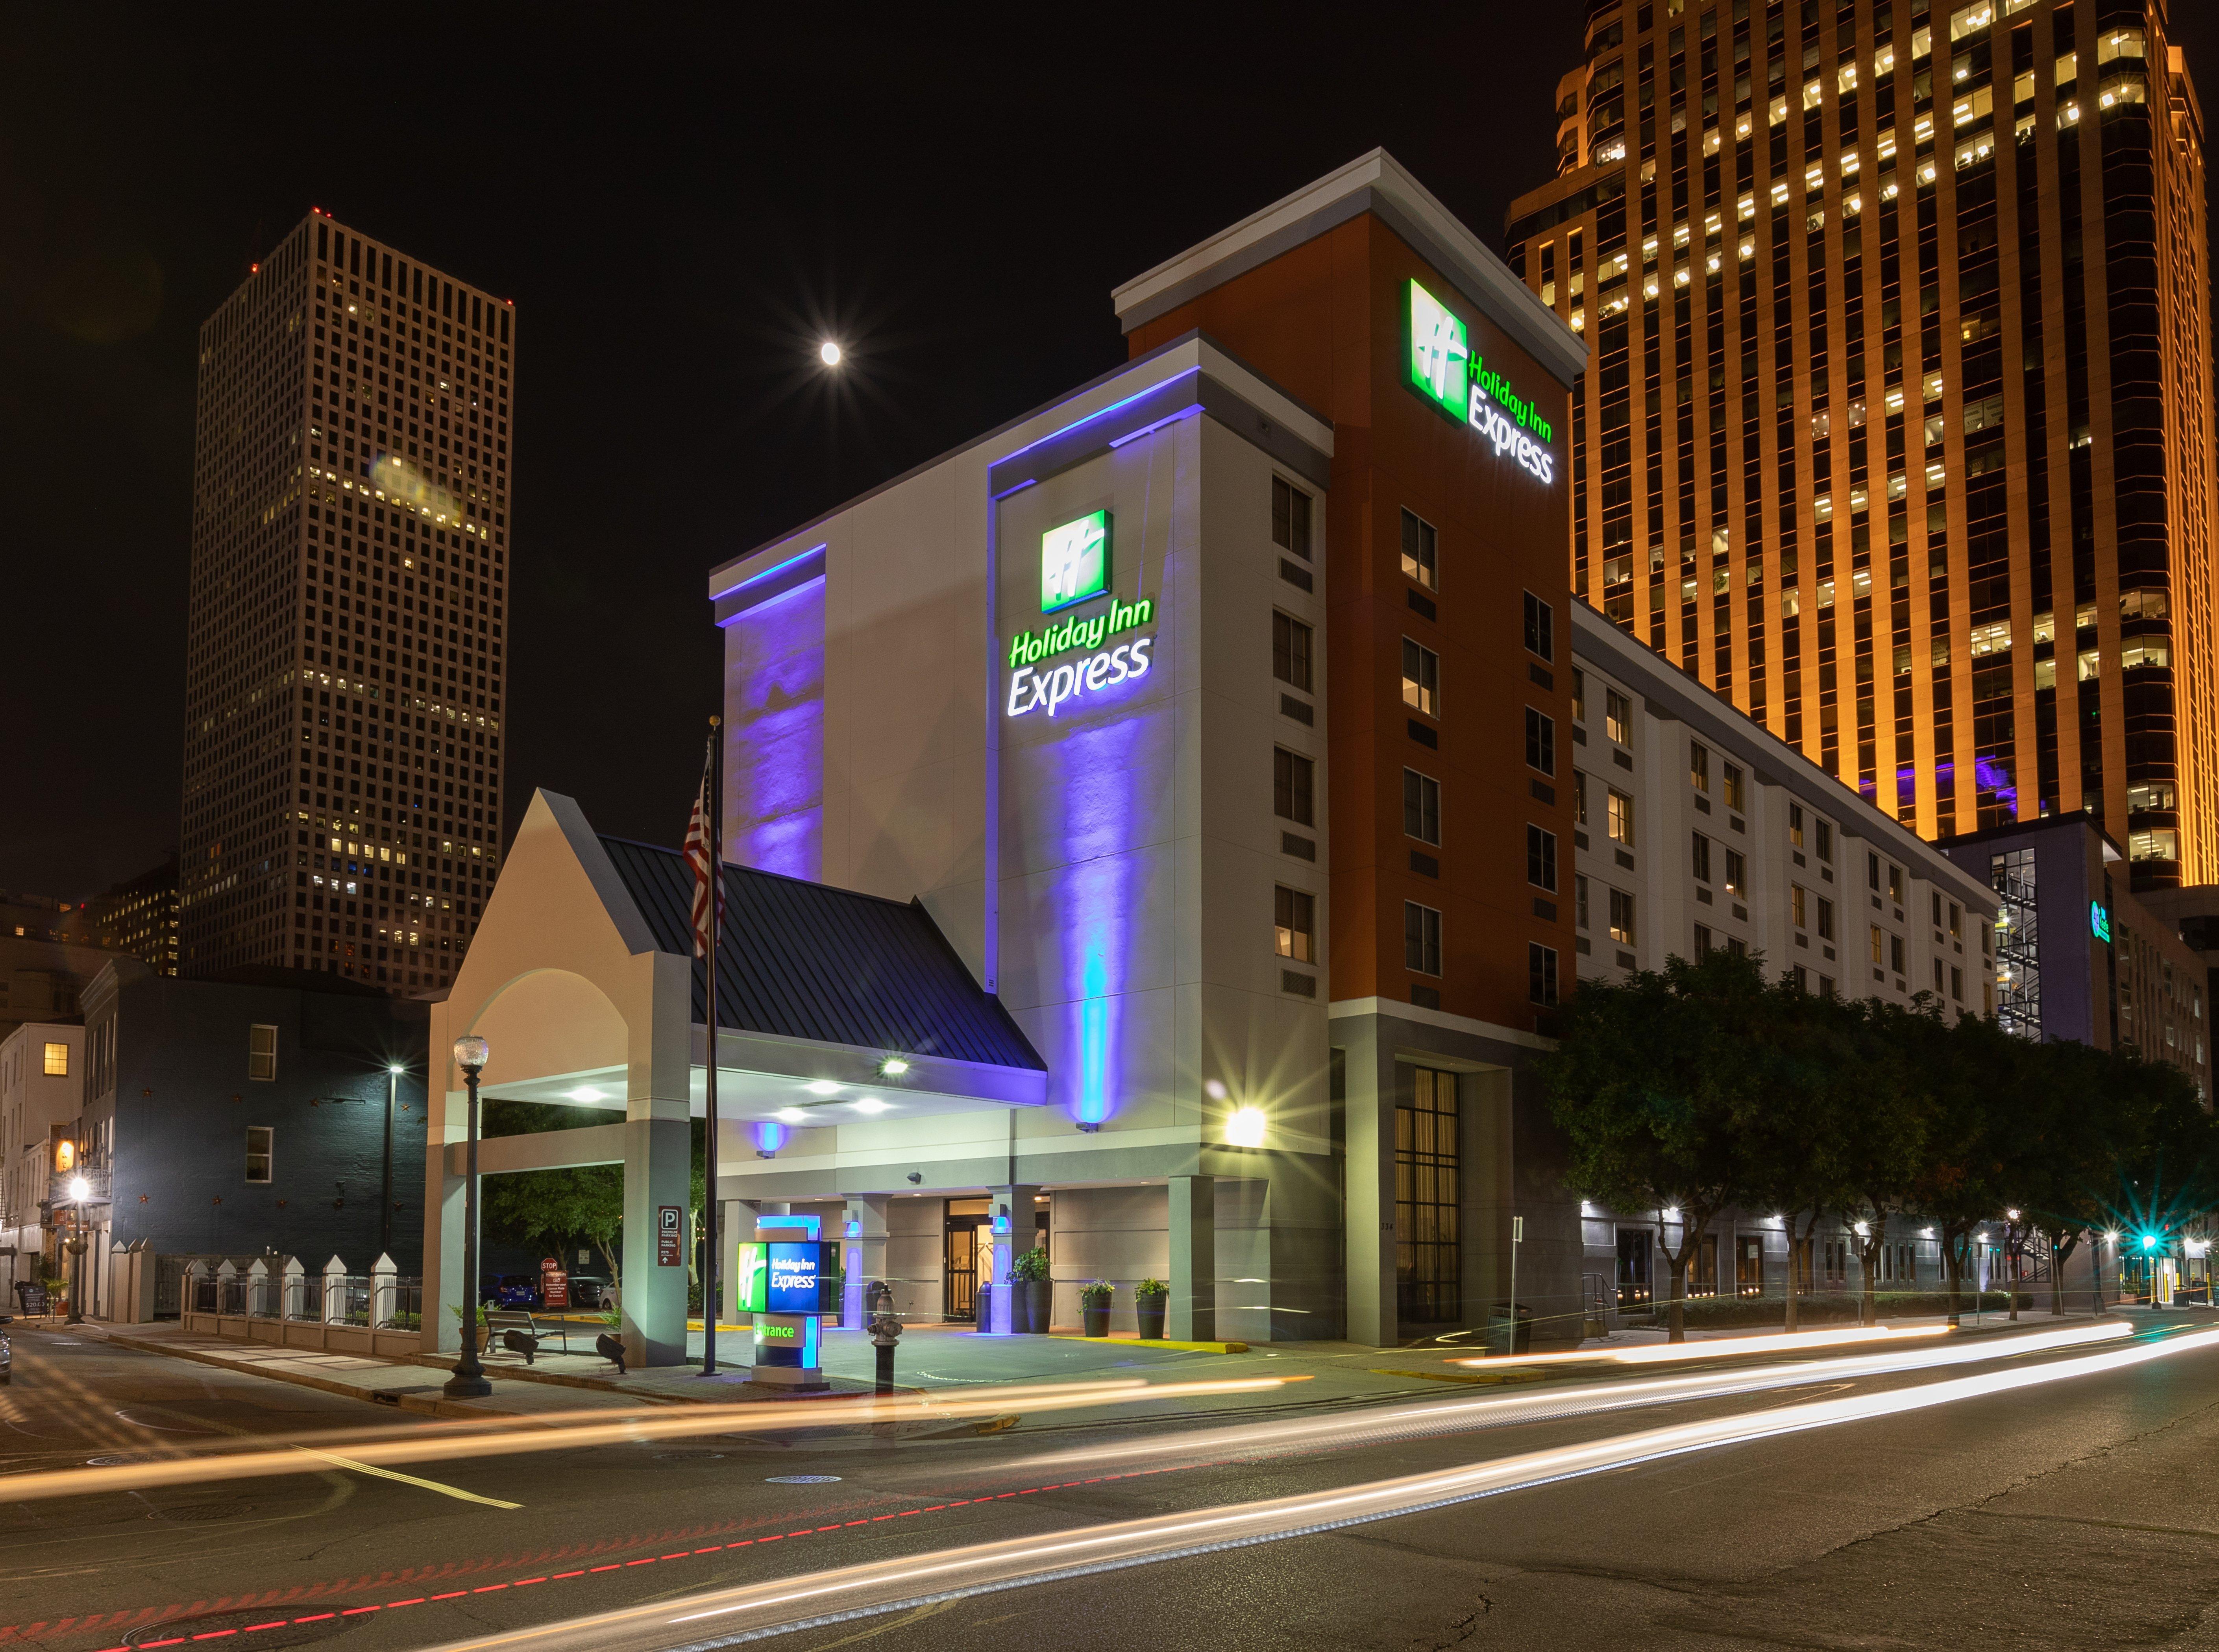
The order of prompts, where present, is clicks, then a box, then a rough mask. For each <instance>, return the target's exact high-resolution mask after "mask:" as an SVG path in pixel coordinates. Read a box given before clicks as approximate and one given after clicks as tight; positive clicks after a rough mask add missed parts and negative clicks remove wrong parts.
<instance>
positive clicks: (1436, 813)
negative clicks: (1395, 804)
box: [1402, 768, 1441, 844]
mask: <svg viewBox="0 0 2219 1652" xmlns="http://www.w3.org/2000/svg"><path fill="white" fill-rule="evenodd" d="M1402 832H1403V835H1405V836H1408V837H1414V838H1416V839H1417V840H1418V842H1420V843H1436V844H1437V843H1439V842H1440V841H1441V783H1440V782H1439V780H1437V779H1434V778H1433V776H1432V775H1430V774H1420V773H1418V771H1417V770H1416V769H1414V768H1406V769H1404V770H1403V771H1402Z"/></svg>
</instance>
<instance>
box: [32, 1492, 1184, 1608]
mask: <svg viewBox="0 0 2219 1652" xmlns="http://www.w3.org/2000/svg"><path fill="white" fill-rule="evenodd" d="M1178 1466H1180V1465H1172V1466H1169V1467H1164V1468H1155V1469H1134V1470H1131V1471H1130V1472H1129V1473H1127V1474H1122V1475H1095V1476H1092V1477H1091V1478H1089V1479H1086V1480H1073V1481H1059V1482H1056V1483H1054V1484H1051V1485H1046V1486H1028V1487H1024V1488H1022V1490H1018V1491H1009V1492H998V1493H994V1494H990V1495H986V1496H981V1497H961V1498H956V1499H954V1500H951V1501H948V1502H945V1503H930V1504H926V1505H924V1506H921V1507H917V1508H911V1509H898V1510H895V1511H893V1512H890V1513H886V1514H873V1515H868V1516H864V1517H861V1518H856V1519H853V1520H846V1521H841V1522H837V1523H835V1524H833V1525H821V1526H814V1527H811V1526H804V1527H802V1528H800V1529H799V1530H798V1531H786V1532H777V1531H773V1532H767V1533H764V1534H762V1535H761V1536H759V1537H738V1538H735V1539H733V1540H732V1541H730V1542H729V1543H712V1544H710V1545H709V1546H708V1547H706V1548H703V1549H694V1550H678V1551H677V1552H676V1553H674V1554H669V1555H661V1556H646V1557H644V1558H642V1559H639V1560H633V1561H621V1562H616V1561H612V1562H608V1563H607V1564H606V1565H601V1566H594V1567H585V1568H578V1569H575V1570H573V1571H568V1572H555V1573H551V1574H546V1575H544V1576H540V1577H528V1578H519V1579H518V1580H516V1581H513V1582H510V1583H488V1584H483V1585H481V1586H479V1587H475V1588H472V1589H453V1590H450V1591H448V1592H447V1593H444V1594H434V1595H412V1596H410V1597H408V1598H407V1599H401V1600H388V1601H384V1602H382V1603H380V1604H377V1605H366V1606H353V1607H349V1608H346V1609H345V1610H344V1611H339V1612H313V1613H310V1614H308V1616H305V1617H301V1618H272V1619H270V1621H269V1622H267V1623H262V1624H247V1625H246V1628H245V1629H244V1630H229V1629H227V1630H212V1631H209V1632H208V1633H205V1634H200V1635H194V1636H182V1635H181V1636H175V1637H172V1638H171V1639H168V1640H161V1641H142V1642H140V1643H139V1645H138V1646H137V1647H127V1646H117V1647H110V1648H106V1649H103V1652H151V1649H153V1648H157V1647H165V1646H183V1645H188V1644H190V1643H192V1642H196V1641H207V1640H220V1639H222V1638H224V1637H226V1636H232V1635H237V1634H241V1633H245V1634H252V1633H253V1632H254V1631H255V1630H268V1629H283V1628H285V1627H287V1626H288V1625H289V1624H318V1623H325V1622H328V1621H330V1620H332V1619H333V1618H354V1617H360V1616H363V1615H365V1614H367V1613H370V1612H382V1611H385V1610H386V1609H388V1607H393V1608H397V1607H401V1606H421V1605H429V1604H430V1603H431V1602H432V1601H437V1600H459V1599H465V1598H467V1597H468V1596H469V1595H472V1594H490V1593H495V1592H497V1591H499V1590H501V1589H509V1588H519V1589H520V1588H525V1587H529V1586H531V1585H532V1584H535V1583H552V1582H560V1581H564V1580H567V1579H569V1578H575V1577H589V1576H592V1575H594V1574H596V1573H600V1572H617V1571H622V1570H625V1568H628V1567H632V1566H652V1565H655V1564H656V1563H657V1562H659V1561H666V1560H688V1559H692V1558H693V1557H694V1556H700V1555H714V1554H718V1553H721V1552H723V1551H724V1550H732V1549H748V1548H752V1547H753V1546H754V1545H755V1544H757V1543H782V1542H784V1541H785V1540H786V1538H788V1537H817V1536H820V1535H822V1534H824V1533H825V1532H833V1531H847V1530H848V1529H849V1528H851V1527H855V1526H860V1525H876V1524H877V1523H878V1522H880V1521H881V1520H901V1519H906V1518H909V1517H911V1515H917V1514H939V1513H944V1512H947V1511H948V1510H950V1509H959V1508H969V1507H972V1506H974V1505H980V1504H985V1503H991V1502H1000V1501H1003V1500H1007V1499H1010V1498H1015V1497H1029V1496H1032V1495H1034V1494H1035V1493H1039V1492H1044V1491H1060V1490H1063V1489H1066V1487H1073V1486H1097V1485H1102V1484H1103V1483H1105V1482H1107V1481H1116V1480H1129V1479H1134V1478H1136V1477H1138V1476H1140V1475H1159V1474H1170V1473H1174V1472H1176V1471H1177V1468H1178ZM1197 1466H1201V1465H1197ZM1208 1466H1215V1465H1208ZM205 1604H206V1603H204V1602H196V1603H195V1605H193V1606H191V1607H190V1608H182V1609H181V1608H171V1610H173V1611H175V1610H187V1611H196V1612H197V1611H201V1610H202V1609H203V1608H204V1606H205ZM75 1621H77V1620H75V1619H73V1618H72V1619H68V1620H65V1622H75ZM52 1626H53V1625H50V1624H47V1623H43V1622H42V1623H38V1624H29V1625H13V1624H11V1625H8V1626H5V1627H0V1639H6V1638H9V1637H11V1636H16V1635H18V1633H19V1631H20V1633H21V1634H22V1635H23V1636H35V1635H37V1634H39V1633H40V1631H41V1630H46V1629H47V1628H49V1627H52Z"/></svg>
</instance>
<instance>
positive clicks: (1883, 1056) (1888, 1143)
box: [1831, 999, 1929, 1326]
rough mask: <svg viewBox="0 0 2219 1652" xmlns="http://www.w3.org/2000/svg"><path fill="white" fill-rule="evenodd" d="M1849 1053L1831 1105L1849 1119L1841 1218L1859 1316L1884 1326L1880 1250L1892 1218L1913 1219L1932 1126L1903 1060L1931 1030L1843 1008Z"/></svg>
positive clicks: (1874, 1010)
mask: <svg viewBox="0 0 2219 1652" xmlns="http://www.w3.org/2000/svg"><path fill="white" fill-rule="evenodd" d="M1844 1013H1845V1015H1847V1016H1848V1018H1849V1031H1848V1035H1847V1037H1846V1039H1845V1040H1844V1042H1845V1043H1846V1044H1847V1045H1848V1046H1849V1047H1848V1053H1847V1054H1846V1056H1845V1058H1844V1059H1843V1060H1842V1062H1841V1063H1840V1065H1838V1066H1837V1068H1836V1069H1835V1078H1836V1080H1837V1090H1836V1094H1835V1096H1833V1097H1831V1104H1832V1105H1833V1106H1835V1107H1837V1108H1838V1109H1840V1111H1841V1112H1842V1114H1843V1117H1844V1120H1845V1127H1844V1129H1843V1137H1844V1139H1845V1140H1844V1143H1843V1149H1842V1168H1841V1177H1842V1180H1843V1183H1845V1184H1846V1186H1847V1187H1848V1189H1849V1192H1848V1193H1847V1195H1846V1196H1844V1197H1843V1199H1842V1202H1841V1208H1842V1214H1843V1217H1844V1218H1845V1219H1846V1220H1848V1221H1849V1231H1850V1232H1851V1233H1853V1234H1854V1235H1855V1238H1856V1242H1857V1258H1858V1261H1859V1263H1860V1264H1861V1266H1862V1271H1863V1275H1864V1293H1863V1294H1864V1301H1863V1304H1862V1311H1861V1314H1860V1318H1861V1319H1862V1321H1863V1322H1864V1323H1865V1324H1866V1325H1873V1326H1876V1325H1878V1324H1879V1323H1880V1249H1881V1247H1882V1246H1883V1245H1886V1242H1887V1224H1888V1221H1889V1219H1890V1218H1892V1217H1896V1216H1903V1215H1907V1214H1910V1212H1911V1208H1912V1202H1913V1201H1914V1200H1915V1198H1916V1197H1917V1196H1918V1190H1919V1189H1918V1172H1919V1166H1920V1164H1921V1163H1922V1162H1923V1160H1924V1156H1925V1152H1926V1142H1927V1130H1928V1126H1929V1120H1928V1116H1927V1110H1926V1107H1925V1097H1924V1091H1923V1090H1922V1089H1921V1086H1920V1085H1919V1084H1918V1078H1917V1075H1916V1074H1915V1073H1913V1072H1912V1071H1911V1069H1910V1068H1909V1066H1908V1065H1907V1062H1906V1057H1907V1055H1908V1054H1909V1053H1910V1052H1911V1050H1913V1049H1915V1048H1917V1047H1918V1033H1919V1032H1921V1031H1924V1030H1926V1029H1924V1028H1911V1027H1909V1026H1907V1025H1906V1022H1908V1021H1909V1020H1910V1018H1911V1013H1912V1012H1909V1011H1905V1010H1904V1009H1900V1008H1899V1007H1896V1006H1893V1005H1890V1004H1885V1003H1880V1001H1879V1000H1878V999H1867V1000H1865V1001H1864V1002H1863V1003H1859V1004H1855V1005H1853V1006H1844Z"/></svg>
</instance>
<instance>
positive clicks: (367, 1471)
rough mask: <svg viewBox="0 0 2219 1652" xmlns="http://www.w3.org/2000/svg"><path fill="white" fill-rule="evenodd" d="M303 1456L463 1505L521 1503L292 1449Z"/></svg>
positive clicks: (329, 1454)
mask: <svg viewBox="0 0 2219 1652" xmlns="http://www.w3.org/2000/svg"><path fill="white" fill-rule="evenodd" d="M293 1449H294V1450H295V1451H299V1452H301V1453H302V1454H303V1455H305V1456H312V1457H321V1458H322V1459H323V1460H324V1461H325V1462H326V1463H337V1464H338V1465H339V1467H340V1468H342V1469H353V1470H354V1471H355V1472H356V1473H357V1474H362V1475H376V1476H377V1477H378V1478H379V1479H380V1480H397V1481H400V1482H401V1484H402V1485H404V1486H420V1487H423V1488H424V1489H425V1490H426V1491H427V1492H437V1493H438V1494H440V1495H441V1496H442V1497H456V1498H460V1499H461V1500H463V1502H465V1503H483V1504H485V1505H487V1506H488V1507H491V1508H497V1509H520V1508H522V1507H523V1506H524V1505H523V1504H521V1503H505V1502H503V1501H501V1500H500V1498H498V1497H481V1496H479V1495H478V1494H476V1493H475V1492H466V1491H464V1490H463V1488H462V1487H460V1486H449V1485H445V1484H444V1483H442V1482H441V1481H437V1480H420V1479H418V1478H417V1477H416V1476H415V1475H404V1474H402V1473H401V1472H400V1471H399V1470H398V1469H380V1468H378V1467H376V1465H375V1464H372V1463H357V1462H356V1461H355V1460H354V1459H353V1458H352V1457H343V1456H338V1455H337V1454H336V1453H333V1452H330V1451H318V1450H313V1449H312V1448H310V1447H308V1446H305V1445H296V1446H295V1447H294V1448H293Z"/></svg>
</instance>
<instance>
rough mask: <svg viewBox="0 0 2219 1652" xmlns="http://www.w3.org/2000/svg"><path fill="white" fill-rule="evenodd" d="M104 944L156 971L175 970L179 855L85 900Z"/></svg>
mask: <svg viewBox="0 0 2219 1652" xmlns="http://www.w3.org/2000/svg"><path fill="white" fill-rule="evenodd" d="M84 910H85V914H86V916H87V917H88V918H90V921H91V923H92V929H93V934H94V935H96V937H97V938H98V940H99V942H100V944H101V945H102V946H103V947H107V948H108V949H109V950H110V951H112V952H123V953H131V954H132V956H134V958H141V959H144V960H146V962H147V963H148V964H149V965H151V966H152V967H153V970H154V972H155V973H156V974H158V975H175V974H176V973H177V856H176V855H175V854H171V856H170V857H169V858H168V859H167V860H164V861H163V862H162V864H161V865H160V866H156V867H155V868H154V869H153V870H152V871H151V872H145V873H140V875H139V876H138V877H136V878H128V879H125V880H124V881H123V882H121V883H120V884H117V885H115V886H113V887H112V888H110V889H109V891H108V892H107V893H106V894H104V895H96V896H94V897H92V898H91V899H90V900H89V901H87V902H85V904H84Z"/></svg>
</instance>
